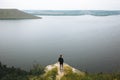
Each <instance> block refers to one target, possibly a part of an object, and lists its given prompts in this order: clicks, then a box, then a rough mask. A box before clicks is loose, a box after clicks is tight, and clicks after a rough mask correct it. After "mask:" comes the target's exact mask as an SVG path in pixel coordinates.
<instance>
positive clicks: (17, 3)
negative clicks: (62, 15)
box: [0, 0, 120, 10]
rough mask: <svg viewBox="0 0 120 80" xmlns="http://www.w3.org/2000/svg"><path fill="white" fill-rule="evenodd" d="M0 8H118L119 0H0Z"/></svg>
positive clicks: (119, 6)
mask: <svg viewBox="0 0 120 80" xmlns="http://www.w3.org/2000/svg"><path fill="white" fill-rule="evenodd" d="M0 8H18V9H43V10H45V9H50V10H59V9H61V10H64V9H67V10H74V9H75V10H76V9H79V10H80V9H83V10H86V9H97V10H120V0H0Z"/></svg>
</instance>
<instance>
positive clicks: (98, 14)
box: [24, 10, 120, 16]
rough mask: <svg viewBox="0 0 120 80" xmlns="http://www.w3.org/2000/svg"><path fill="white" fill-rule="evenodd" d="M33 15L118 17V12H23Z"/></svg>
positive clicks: (119, 13) (119, 12)
mask: <svg viewBox="0 0 120 80" xmlns="http://www.w3.org/2000/svg"><path fill="white" fill-rule="evenodd" d="M24 11H25V12H27V13H29V14H33V15H47V16H82V15H91V16H113V15H120V10H111V11H110V10H24Z"/></svg>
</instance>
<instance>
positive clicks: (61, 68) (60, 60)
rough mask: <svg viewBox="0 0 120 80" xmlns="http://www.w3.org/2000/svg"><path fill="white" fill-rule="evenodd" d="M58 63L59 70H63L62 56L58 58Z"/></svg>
mask: <svg viewBox="0 0 120 80" xmlns="http://www.w3.org/2000/svg"><path fill="white" fill-rule="evenodd" d="M58 62H59V63H60V70H63V63H64V59H63V57H62V55H60V57H59V58H58Z"/></svg>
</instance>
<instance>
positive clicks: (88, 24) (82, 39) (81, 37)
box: [0, 15, 120, 72]
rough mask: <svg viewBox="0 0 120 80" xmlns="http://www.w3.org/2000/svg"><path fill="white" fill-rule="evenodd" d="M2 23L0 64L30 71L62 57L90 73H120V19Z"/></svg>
mask: <svg viewBox="0 0 120 80" xmlns="http://www.w3.org/2000/svg"><path fill="white" fill-rule="evenodd" d="M42 18H43V19H33V20H32V19H31V20H0V61H2V62H3V63H4V64H8V65H10V66H16V67H20V68H23V69H29V68H31V66H32V65H33V64H34V63H40V64H41V65H44V66H46V65H49V64H54V63H56V62H57V58H58V57H59V55H60V54H61V53H62V54H63V56H64V59H65V62H66V63H68V64H69V65H71V66H73V67H76V68H79V69H80V70H87V71H89V72H113V71H118V70H120V61H119V60H120V59H119V58H120V37H119V36H120V16H106V17H96V16H88V15H86V16H42Z"/></svg>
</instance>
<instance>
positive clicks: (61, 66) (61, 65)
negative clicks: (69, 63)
mask: <svg viewBox="0 0 120 80" xmlns="http://www.w3.org/2000/svg"><path fill="white" fill-rule="evenodd" d="M62 69H63V63H61V62H60V70H62Z"/></svg>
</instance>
